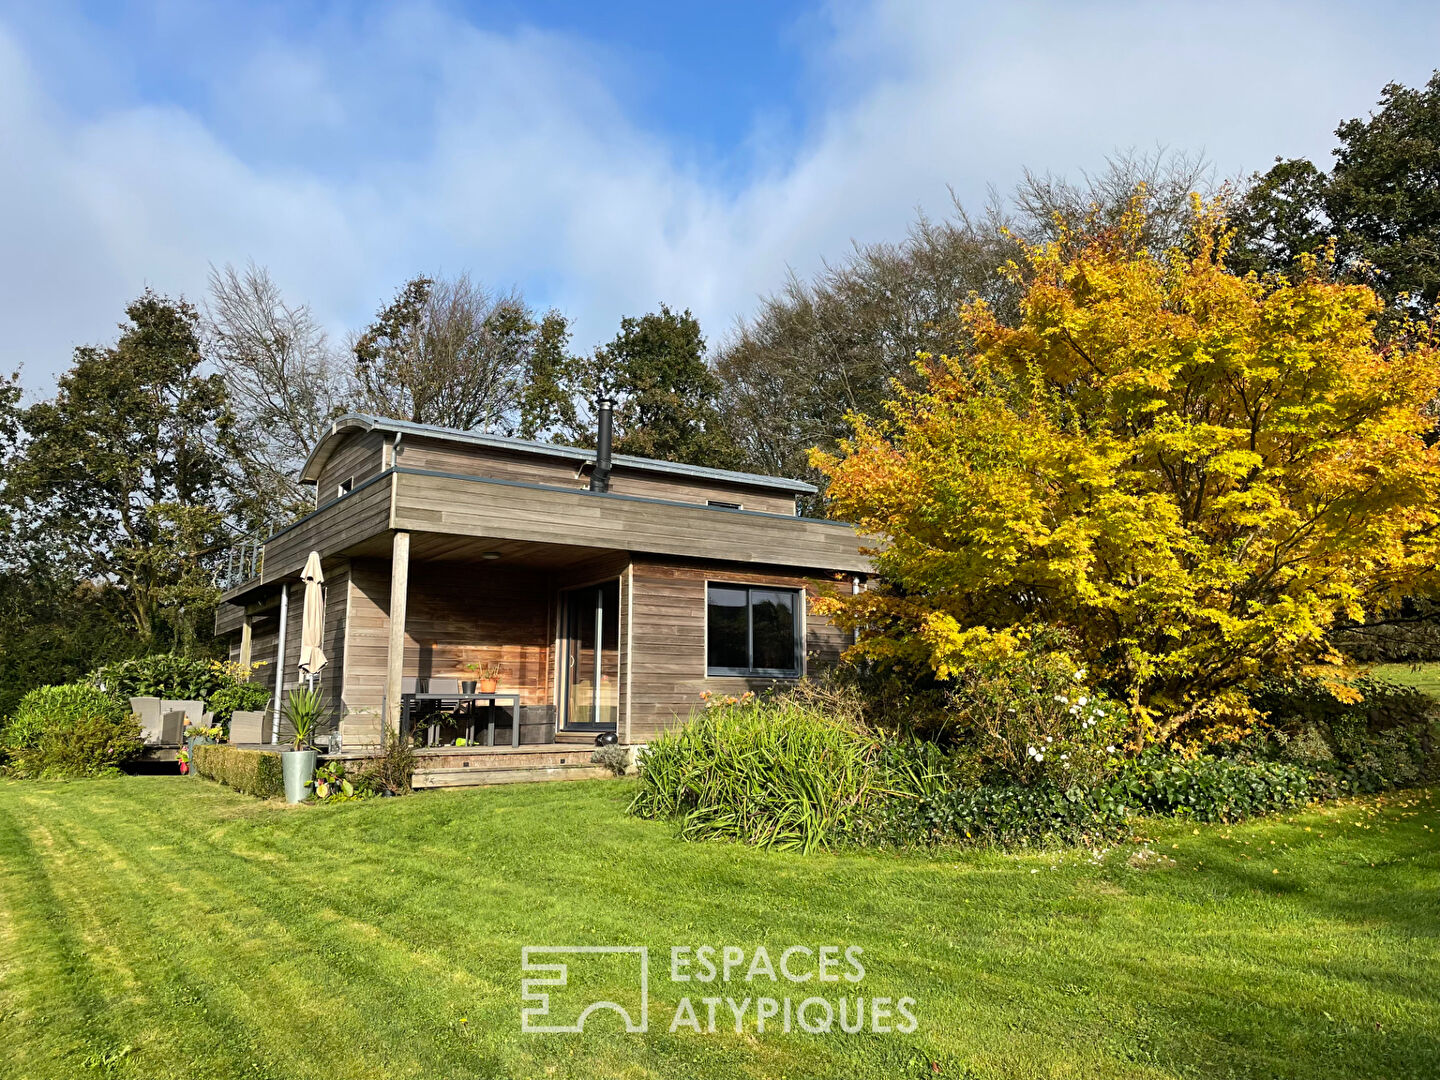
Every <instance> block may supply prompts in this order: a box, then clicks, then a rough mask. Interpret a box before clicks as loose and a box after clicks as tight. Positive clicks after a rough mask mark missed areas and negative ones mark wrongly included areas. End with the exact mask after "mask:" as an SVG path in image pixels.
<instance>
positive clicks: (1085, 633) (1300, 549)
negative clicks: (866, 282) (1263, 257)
mask: <svg viewBox="0 0 1440 1080" xmlns="http://www.w3.org/2000/svg"><path fill="white" fill-rule="evenodd" d="M1136 207H1137V208H1136V209H1135V210H1134V212H1132V213H1131V215H1130V216H1129V217H1128V218H1127V219H1126V220H1125V221H1124V222H1123V224H1122V225H1121V227H1120V228H1118V229H1116V230H1114V231H1113V232H1110V233H1106V234H1103V235H1101V236H1099V237H1098V238H1095V239H1091V240H1088V241H1085V240H1081V239H1079V238H1074V237H1068V236H1067V237H1062V239H1061V240H1060V242H1058V243H1054V244H1047V245H1043V246H1037V247H1032V248H1027V249H1026V252H1025V259H1026V263H1025V265H1023V266H1016V267H1014V268H1013V271H1014V272H1015V273H1016V274H1017V275H1020V276H1021V278H1022V280H1023V281H1024V282H1025V283H1026V286H1025V299H1024V303H1023V305H1022V311H1021V317H1020V319H1019V322H1018V325H1015V326H1004V325H1001V324H1000V323H999V322H998V321H997V320H996V318H995V317H994V315H993V314H992V312H991V311H990V310H989V308H987V307H986V305H985V304H984V303H983V302H981V301H975V302H973V303H971V304H969V305H968V306H967V307H966V308H965V310H964V313H963V314H964V325H965V327H966V328H967V331H968V344H967V346H966V347H965V349H964V350H963V353H962V355H959V356H955V357H949V356H943V357H939V358H932V357H923V356H922V357H921V358H920V360H919V362H918V363H919V369H920V374H921V375H922V376H923V385H921V387H920V388H919V389H915V390H897V395H898V396H897V399H896V400H895V401H894V402H893V403H892V404H891V405H890V406H889V410H888V416H885V417H882V418H866V417H861V416H855V417H852V418H851V420H852V422H853V425H854V431H855V434H854V437H853V439H851V440H849V441H848V442H846V443H844V444H843V445H842V446H841V449H840V453H839V454H838V455H836V456H830V455H825V454H820V453H816V454H815V455H814V460H815V463H816V465H817V466H818V467H819V468H820V469H821V470H823V471H824V472H825V473H826V474H827V475H828V477H829V479H830V487H829V497H830V499H831V501H832V505H833V508H834V512H835V514H836V516H839V517H843V518H846V519H848V520H850V521H853V522H855V523H857V525H858V526H859V527H860V528H861V530H862V531H864V532H867V533H870V534H873V535H876V536H878V537H880V538H881V539H882V540H883V542H884V545H883V547H882V548H881V549H880V550H879V552H878V554H877V555H876V565H877V569H878V571H879V574H880V577H881V581H882V584H881V586H880V587H879V588H876V589H874V590H872V591H869V592H866V593H863V594H862V595H860V596H858V597H853V598H852V597H835V598H833V599H831V600H829V601H828V602H827V603H828V604H829V606H830V608H831V612H832V614H834V615H835V616H837V617H838V618H839V620H840V621H841V623H842V624H843V625H845V626H848V627H852V628H855V629H857V630H858V631H859V632H860V633H859V639H858V643H857V644H856V646H855V647H854V649H853V655H854V656H855V657H857V658H861V659H865V660H869V661H872V662H875V663H877V664H879V665H882V666H895V667H899V668H902V669H908V670H923V671H926V672H929V673H931V674H933V676H935V677H937V678H938V679H940V680H946V679H950V678H953V677H954V676H955V675H956V674H957V672H959V671H960V670H961V669H963V668H964V667H965V666H966V665H970V664H973V663H976V662H977V661H981V660H984V659H988V658H994V657H996V656H997V655H1004V654H1007V653H1011V652H1014V651H1015V650H1017V649H1020V648H1023V647H1026V646H1025V643H1026V642H1027V641H1029V640H1050V641H1053V640H1065V641H1069V642H1072V643H1073V645H1072V646H1068V648H1071V649H1073V655H1072V656H1071V657H1070V658H1071V659H1073V660H1074V662H1076V663H1077V664H1083V665H1085V666H1086V667H1087V668H1088V669H1089V672H1090V674H1091V676H1092V677H1094V678H1095V679H1097V680H1098V681H1099V682H1101V683H1102V684H1104V685H1105V686H1106V687H1107V688H1108V689H1109V690H1110V691H1111V692H1112V693H1115V694H1117V695H1119V696H1123V697H1124V698H1126V699H1127V700H1128V701H1129V702H1130V704H1131V706H1132V709H1133V710H1134V711H1135V715H1136V716H1138V717H1139V718H1140V719H1141V720H1142V722H1143V723H1144V724H1145V725H1146V726H1147V727H1148V728H1149V734H1150V735H1151V736H1152V737H1162V738H1163V737H1168V736H1174V735H1176V734H1177V733H1179V732H1181V731H1187V730H1188V731H1193V730H1195V729H1196V728H1197V727H1201V726H1210V725H1218V724H1222V723H1225V722H1227V721H1228V720H1233V719H1235V718H1237V717H1242V718H1243V717H1245V716H1247V715H1248V707H1247V704H1246V698H1245V690H1246V689H1247V688H1248V687H1249V686H1251V685H1252V684H1253V683H1254V682H1255V681H1256V680H1257V679H1259V678H1260V677H1262V676H1264V675H1266V674H1270V673H1282V674H1283V673H1291V672H1294V671H1295V670H1296V669H1297V668H1299V667H1302V666H1304V665H1307V664H1310V663H1315V662H1317V661H1321V660H1324V659H1325V658H1326V655H1327V652H1328V650H1327V646H1326V635H1327V632H1328V630H1329V629H1330V627H1331V626H1332V625H1333V624H1334V623H1335V621H1336V620H1337V619H1338V618H1341V617H1344V618H1349V619H1361V618H1363V617H1365V616H1366V615H1367V614H1369V613H1371V612H1374V611H1375V610H1376V609H1377V608H1379V607H1382V606H1384V605H1386V604H1388V603H1392V602H1394V601H1395V600H1397V599H1398V598H1399V597H1401V596H1403V595H1406V594H1407V593H1415V592H1417V591H1424V590H1427V589H1431V588H1433V587H1434V584H1435V582H1434V577H1435V567H1436V556H1437V523H1440V506H1437V496H1440V454H1437V450H1436V448H1434V447H1432V446H1430V445H1428V444H1427V439H1426V436H1427V434H1429V433H1430V432H1431V431H1432V430H1433V428H1434V425H1435V420H1434V417H1433V415H1432V414H1431V412H1430V411H1429V409H1430V403H1431V402H1432V401H1433V400H1434V399H1435V396H1436V391H1437V389H1440V356H1437V351H1436V349H1435V347H1434V344H1433V340H1432V337H1431V335H1430V334H1429V333H1428V332H1427V331H1426V329H1425V328H1424V327H1420V326H1411V327H1407V328H1404V332H1403V333H1400V334H1390V335H1387V337H1386V341H1385V343H1384V344H1382V343H1381V342H1380V341H1379V340H1378V339H1377V337H1376V333H1375V326H1376V317H1377V315H1378V314H1379V313H1380V311H1381V307H1382V305H1381V302H1380V300H1379V299H1378V298H1377V297H1376V296H1375V294H1374V293H1373V292H1372V291H1371V290H1370V289H1368V288H1366V287H1364V286H1358V285H1342V284H1336V283H1334V282H1333V281H1332V280H1329V279H1328V278H1327V276H1326V275H1325V274H1324V273H1323V271H1324V269H1325V267H1324V265H1323V264H1317V263H1316V262H1314V261H1312V262H1309V263H1306V264H1305V266H1304V270H1305V273H1304V274H1303V275H1298V276H1299V278H1300V280H1298V281H1284V280H1279V279H1260V278H1257V277H1255V276H1253V275H1251V276H1246V277H1240V276H1236V275H1235V274H1232V273H1229V272H1228V271H1227V270H1226V269H1225V267H1224V256H1225V248H1226V243H1227V237H1226V234H1225V231H1224V222H1223V219H1222V218H1221V217H1220V215H1219V212H1218V210H1217V209H1216V208H1215V207H1213V206H1207V205H1205V204H1202V203H1201V202H1200V201H1199V200H1198V199H1197V200H1196V201H1195V205H1194V210H1195V213H1194V221H1195V224H1194V227H1193V232H1192V235H1191V237H1190V240H1189V242H1188V244H1187V245H1186V246H1185V249H1184V250H1173V251H1170V252H1168V253H1167V254H1166V255H1164V256H1163V257H1162V256H1156V255H1154V254H1153V253H1151V252H1148V251H1147V250H1146V249H1145V248H1144V246H1143V244H1142V243H1141V242H1140V237H1141V231H1142V230H1141V226H1142V225H1143V221H1142V220H1141V217H1140V214H1139V210H1138V202H1137V204H1136ZM1042 629H1043V630H1047V631H1050V632H1049V633H1046V634H1038V633H1037V632H1038V631H1041V630H1042ZM1054 631H1060V633H1059V634H1056V633H1054Z"/></svg>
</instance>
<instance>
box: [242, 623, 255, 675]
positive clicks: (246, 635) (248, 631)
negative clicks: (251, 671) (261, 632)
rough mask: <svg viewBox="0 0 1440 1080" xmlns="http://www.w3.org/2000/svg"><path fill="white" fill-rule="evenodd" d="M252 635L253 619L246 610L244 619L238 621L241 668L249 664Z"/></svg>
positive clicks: (253, 634) (253, 633)
mask: <svg viewBox="0 0 1440 1080" xmlns="http://www.w3.org/2000/svg"><path fill="white" fill-rule="evenodd" d="M254 636H255V627H254V620H253V619H252V618H251V615H250V613H249V612H248V611H247V612H246V613H245V617H244V619H242V620H241V622H240V666H241V667H243V668H248V667H249V666H250V653H251V650H252V646H253V643H254Z"/></svg>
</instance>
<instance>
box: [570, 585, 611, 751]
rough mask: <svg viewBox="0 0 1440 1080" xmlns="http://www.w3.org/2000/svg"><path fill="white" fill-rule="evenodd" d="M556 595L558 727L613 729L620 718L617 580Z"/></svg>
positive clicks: (581, 729) (588, 729) (595, 729)
mask: <svg viewBox="0 0 1440 1080" xmlns="http://www.w3.org/2000/svg"><path fill="white" fill-rule="evenodd" d="M560 597H561V605H562V607H561V618H562V620H563V622H562V630H563V633H562V640H561V645H562V649H561V651H562V653H563V655H564V669H563V672H562V678H561V680H560V682H561V685H560V716H561V718H562V721H563V726H564V727H565V728H566V729H567V730H569V731H576V730H579V731H615V730H616V728H617V722H618V721H619V718H620V690H619V687H620V678H619V676H620V583H619V582H618V581H607V582H605V583H603V584H601V585H587V586H585V587H584V588H582V589H570V590H568V591H566V592H563V593H561V594H560Z"/></svg>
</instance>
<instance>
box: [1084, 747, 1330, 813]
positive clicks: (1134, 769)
mask: <svg viewBox="0 0 1440 1080" xmlns="http://www.w3.org/2000/svg"><path fill="white" fill-rule="evenodd" d="M1108 790H1109V791H1111V792H1112V793H1114V794H1115V795H1116V796H1117V797H1123V798H1124V799H1126V800H1127V801H1129V803H1130V805H1132V806H1134V807H1136V808H1137V809H1138V810H1140V811H1142V812H1144V813H1150V814H1163V815H1169V816H1180V817H1191V818H1194V819H1195V820H1197V821H1239V820H1241V819H1242V818H1248V817H1255V816H1257V815H1260V814H1268V813H1273V812H1274V811H1277V810H1289V809H1291V808H1292V807H1296V806H1303V805H1304V804H1305V803H1307V802H1309V801H1310V799H1311V798H1312V797H1313V796H1314V795H1315V794H1317V792H1316V790H1315V787H1314V785H1313V784H1312V782H1311V775H1310V772H1309V770H1307V769H1304V768H1302V767H1301V766H1298V765H1292V764H1287V763H1285V762H1279V761H1240V760H1236V759H1233V758H1221V757H1213V756H1211V755H1208V754H1207V755H1200V756H1198V757H1193V758H1185V757H1182V756H1180V755H1178V754H1169V753H1165V752H1164V751H1161V750H1159V749H1152V750H1148V751H1146V752H1145V753H1143V754H1141V755H1140V756H1139V757H1138V758H1135V759H1133V760H1131V761H1127V762H1126V763H1125V765H1124V767H1123V768H1122V769H1121V770H1120V773H1119V775H1118V776H1117V777H1116V778H1115V780H1114V781H1112V782H1111V783H1110V784H1109V785H1108Z"/></svg>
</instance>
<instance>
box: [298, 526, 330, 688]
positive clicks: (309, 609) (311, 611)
mask: <svg viewBox="0 0 1440 1080" xmlns="http://www.w3.org/2000/svg"><path fill="white" fill-rule="evenodd" d="M300 580H301V581H303V582H304V583H305V615H304V617H303V618H302V619H301V621H300V673H301V674H302V675H307V676H310V677H312V678H313V677H314V676H316V675H318V674H320V669H321V668H323V667H324V666H325V664H326V663H327V661H326V659H325V652H324V650H323V649H322V648H321V645H322V644H323V643H324V640H325V593H324V585H325V575H324V573H322V572H321V570H320V553H319V552H318V551H312V552H310V557H309V558H308V559H306V560H305V570H304V571H303V572H302V573H301V575H300Z"/></svg>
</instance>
